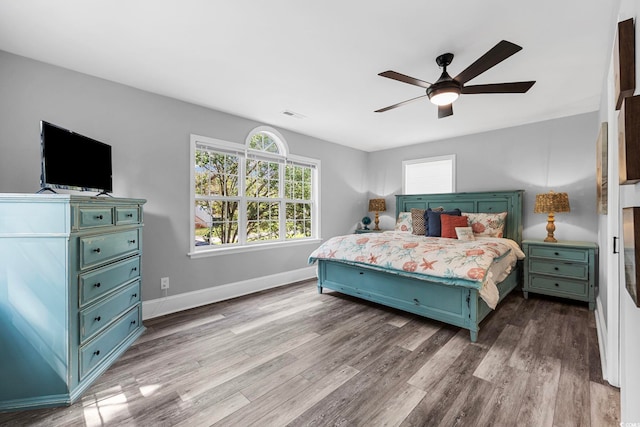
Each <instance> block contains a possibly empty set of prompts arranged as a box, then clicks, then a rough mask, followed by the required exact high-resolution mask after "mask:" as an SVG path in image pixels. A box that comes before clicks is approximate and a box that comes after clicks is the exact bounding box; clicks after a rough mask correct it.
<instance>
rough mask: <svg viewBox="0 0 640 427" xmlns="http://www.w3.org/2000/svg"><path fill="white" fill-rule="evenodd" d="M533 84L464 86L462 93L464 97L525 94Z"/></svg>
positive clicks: (514, 83) (532, 82)
mask: <svg viewBox="0 0 640 427" xmlns="http://www.w3.org/2000/svg"><path fill="white" fill-rule="evenodd" d="M534 83H535V81H531V82H513V83H494V84H488V85H472V86H464V87H463V88H462V93H464V94H465V95H469V94H474V93H525V92H526V91H528V90H529V89H531V86H533V84H534Z"/></svg>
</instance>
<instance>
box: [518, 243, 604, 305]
mask: <svg viewBox="0 0 640 427" xmlns="http://www.w3.org/2000/svg"><path fill="white" fill-rule="evenodd" d="M522 249H523V250H524V253H525V255H526V258H525V260H524V285H523V289H522V290H523V292H524V297H525V298H528V296H529V292H534V293H538V294H545V295H551V296H556V297H562V298H570V299H574V300H578V301H585V302H588V303H589V309H590V310H593V309H594V308H595V304H596V297H595V291H596V290H595V288H596V285H597V279H598V246H597V245H596V244H595V243H591V242H563V241H559V242H557V243H548V242H543V241H534V240H525V241H523V242H522Z"/></svg>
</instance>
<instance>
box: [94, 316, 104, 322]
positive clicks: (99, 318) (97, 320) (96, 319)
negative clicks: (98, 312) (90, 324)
mask: <svg viewBox="0 0 640 427" xmlns="http://www.w3.org/2000/svg"><path fill="white" fill-rule="evenodd" d="M101 319H102V317H100V316H98V317H96V318H95V319H94V320H95V321H96V322H99V321H100V320H101Z"/></svg>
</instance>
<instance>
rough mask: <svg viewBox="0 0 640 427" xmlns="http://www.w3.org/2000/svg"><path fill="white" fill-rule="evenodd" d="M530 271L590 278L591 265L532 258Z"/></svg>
mask: <svg viewBox="0 0 640 427" xmlns="http://www.w3.org/2000/svg"><path fill="white" fill-rule="evenodd" d="M529 271H530V272H532V273H544V274H552V275H554V276H563V277H571V278H576V279H588V278H589V266H588V265H587V264H580V263H571V262H567V263H562V262H551V261H547V260H542V259H535V258H533V259H530V260H529Z"/></svg>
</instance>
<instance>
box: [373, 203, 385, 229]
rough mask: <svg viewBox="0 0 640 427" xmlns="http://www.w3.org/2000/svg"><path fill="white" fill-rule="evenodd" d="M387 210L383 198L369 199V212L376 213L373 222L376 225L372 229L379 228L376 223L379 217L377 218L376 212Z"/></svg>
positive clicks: (378, 221)
mask: <svg viewBox="0 0 640 427" xmlns="http://www.w3.org/2000/svg"><path fill="white" fill-rule="evenodd" d="M386 210H387V205H386V203H385V201H384V199H370V200H369V212H375V213H376V219H375V221H374V222H375V224H376V226H375V227H374V228H373V229H374V230H380V227H379V226H378V224H379V223H380V218H378V212H384V211H386Z"/></svg>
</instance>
